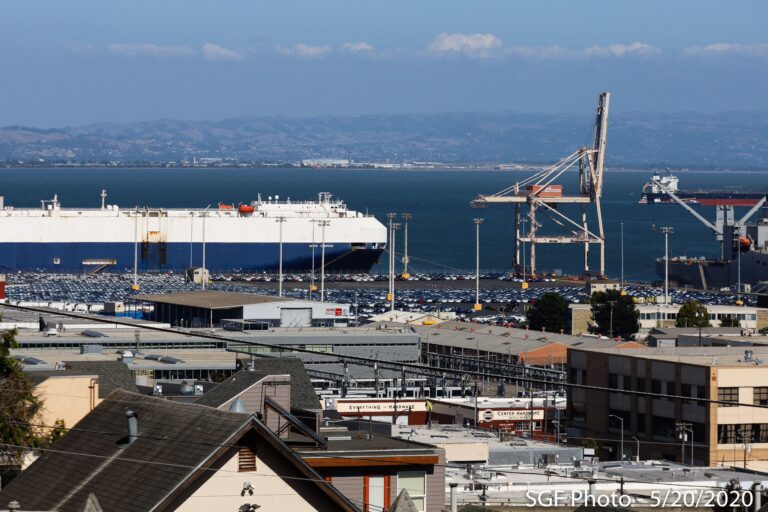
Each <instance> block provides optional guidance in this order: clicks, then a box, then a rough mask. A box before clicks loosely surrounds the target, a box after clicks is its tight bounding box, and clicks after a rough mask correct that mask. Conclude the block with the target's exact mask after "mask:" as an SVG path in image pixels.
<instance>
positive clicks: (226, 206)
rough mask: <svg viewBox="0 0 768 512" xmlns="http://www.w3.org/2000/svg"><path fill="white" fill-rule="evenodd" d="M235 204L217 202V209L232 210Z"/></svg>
mask: <svg viewBox="0 0 768 512" xmlns="http://www.w3.org/2000/svg"><path fill="white" fill-rule="evenodd" d="M234 209H235V205H233V204H226V203H219V210H234Z"/></svg>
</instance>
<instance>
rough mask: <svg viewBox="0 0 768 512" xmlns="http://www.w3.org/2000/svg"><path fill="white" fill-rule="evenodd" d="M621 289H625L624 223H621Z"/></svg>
mask: <svg viewBox="0 0 768 512" xmlns="http://www.w3.org/2000/svg"><path fill="white" fill-rule="evenodd" d="M621 289H622V290H623V289H624V223H623V222H622V223H621Z"/></svg>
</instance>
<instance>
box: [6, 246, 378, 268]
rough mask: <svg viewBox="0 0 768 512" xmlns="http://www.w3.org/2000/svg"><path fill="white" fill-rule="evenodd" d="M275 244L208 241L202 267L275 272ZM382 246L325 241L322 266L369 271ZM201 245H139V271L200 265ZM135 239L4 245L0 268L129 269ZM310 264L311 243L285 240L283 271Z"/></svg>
mask: <svg viewBox="0 0 768 512" xmlns="http://www.w3.org/2000/svg"><path fill="white" fill-rule="evenodd" d="M279 250H280V245H279V244H277V243H207V244H206V245H205V258H206V261H205V263H206V267H207V268H208V270H209V271H211V272H262V271H267V272H269V271H275V272H276V271H277V269H278V265H279ZM382 252H383V249H381V248H378V247H375V248H374V246H373V244H365V247H363V246H362V245H357V244H355V247H353V246H352V245H350V244H340V243H334V244H330V243H326V249H325V269H326V271H331V272H370V270H371V267H373V265H375V264H376V263H377V262H378V260H379V256H380V255H381V253H382ZM202 255H203V248H202V244H201V243H194V244H189V243H151V244H139V246H138V267H139V270H141V271H144V272H147V271H150V272H151V271H155V272H167V271H182V270H184V269H187V268H189V267H190V261H191V263H192V266H202V260H203V256H202ZM314 258H315V265H314V267H315V269H317V270H319V269H320V260H321V251H320V248H319V247H316V248H315V251H314ZM133 265H134V244H133V243H84V242H78V243H2V244H0V271H4V272H8V271H44V272H83V271H89V270H94V269H96V268H100V267H103V271H106V272H123V271H126V270H130V269H133ZM311 268H312V246H311V245H310V244H288V243H285V244H283V271H284V272H304V271H308V270H309V269H311Z"/></svg>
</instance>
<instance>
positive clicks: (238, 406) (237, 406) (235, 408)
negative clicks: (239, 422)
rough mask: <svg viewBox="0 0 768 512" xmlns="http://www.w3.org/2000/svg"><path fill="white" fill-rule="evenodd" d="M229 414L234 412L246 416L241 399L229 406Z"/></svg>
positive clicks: (246, 411)
mask: <svg viewBox="0 0 768 512" xmlns="http://www.w3.org/2000/svg"><path fill="white" fill-rule="evenodd" d="M229 412H236V413H239V414H247V413H248V410H247V409H246V408H245V402H243V401H242V400H241V399H239V398H238V399H236V400H235V401H234V402H232V403H231V404H230V406H229Z"/></svg>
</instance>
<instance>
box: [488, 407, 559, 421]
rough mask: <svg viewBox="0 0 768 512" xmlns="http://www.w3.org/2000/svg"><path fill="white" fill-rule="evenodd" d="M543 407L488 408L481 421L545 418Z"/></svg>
mask: <svg viewBox="0 0 768 512" xmlns="http://www.w3.org/2000/svg"><path fill="white" fill-rule="evenodd" d="M543 419H544V411H543V410H541V409H533V410H531V409H486V410H485V411H483V413H482V419H481V420H480V421H530V420H543Z"/></svg>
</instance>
